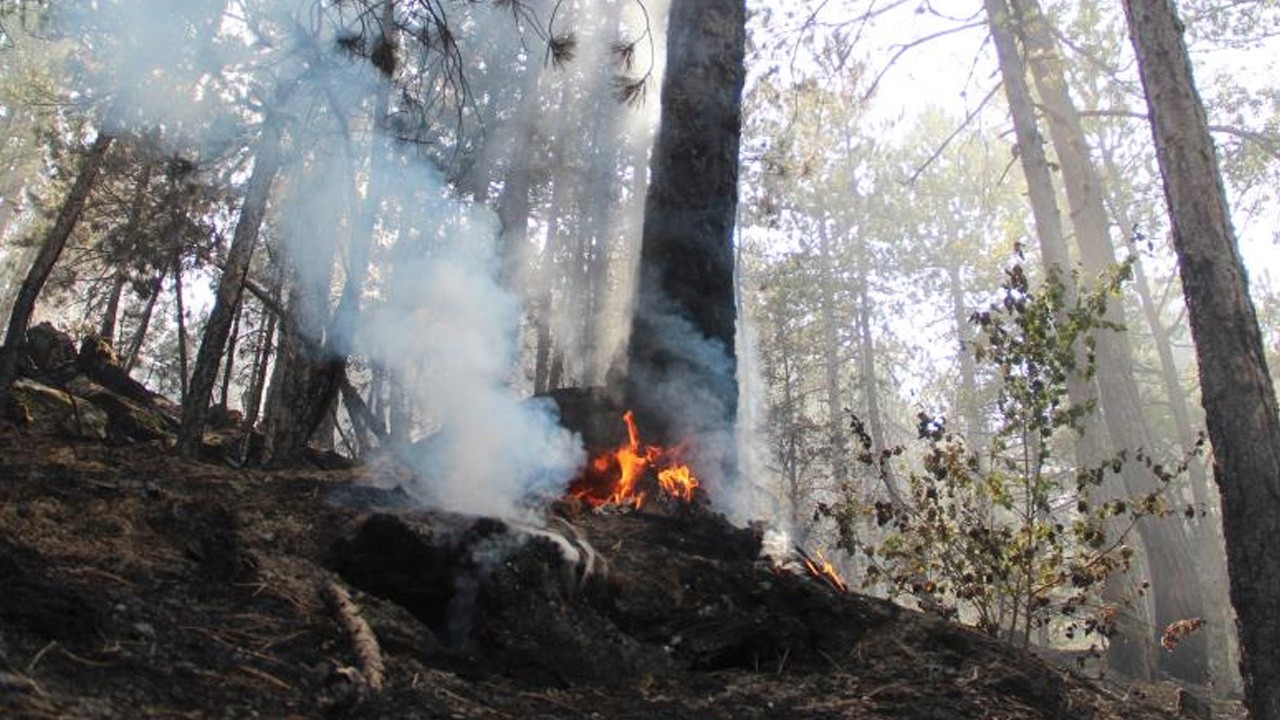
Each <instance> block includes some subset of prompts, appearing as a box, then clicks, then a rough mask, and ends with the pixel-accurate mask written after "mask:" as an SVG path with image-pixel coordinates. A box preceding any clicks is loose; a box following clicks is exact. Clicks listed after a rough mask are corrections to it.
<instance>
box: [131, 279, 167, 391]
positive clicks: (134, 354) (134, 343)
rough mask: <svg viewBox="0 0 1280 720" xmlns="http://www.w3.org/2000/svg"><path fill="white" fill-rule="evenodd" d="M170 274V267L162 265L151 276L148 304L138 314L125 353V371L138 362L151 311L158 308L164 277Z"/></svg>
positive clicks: (149, 323)
mask: <svg viewBox="0 0 1280 720" xmlns="http://www.w3.org/2000/svg"><path fill="white" fill-rule="evenodd" d="M168 274H169V268H167V267H162V268H160V269H158V270H156V274H155V276H154V277H152V278H151V286H150V288H149V289H150V294H149V295H147V304H146V305H144V306H143V307H142V314H141V315H139V316H138V325H137V327H135V328H134V329H133V337H132V338H130V340H129V349H128V351H127V352H126V354H125V361H124V370H125V372H132V371H133V368H134V366H135V365H137V364H138V355H139V354H141V353H142V343H143V341H144V340H146V339H147V330H148V329H149V328H150V327H151V313H153V312H154V311H155V309H156V301H157V300H159V299H160V291H161V290H163V289H164V278H165V276H166V275H168Z"/></svg>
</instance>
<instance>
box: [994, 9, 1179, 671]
mask: <svg viewBox="0 0 1280 720" xmlns="http://www.w3.org/2000/svg"><path fill="white" fill-rule="evenodd" d="M985 4H986V11H987V22H988V25H989V26H990V29H991V38H992V41H993V42H994V44H995V48H996V55H997V57H998V60H999V64H1000V75H1001V78H1002V79H1003V81H1004V89H1005V95H1006V97H1007V98H1008V101H1009V112H1010V115H1011V116H1012V119H1013V126H1014V132H1015V134H1016V135H1017V142H1018V157H1019V160H1020V162H1021V165H1022V170H1023V174H1024V175H1025V176H1026V179H1027V190H1028V195H1029V196H1030V199H1031V211H1032V215H1033V216H1034V218H1035V226H1036V237H1037V238H1038V240H1039V243H1040V254H1041V257H1042V260H1043V262H1044V266H1045V269H1046V272H1047V273H1049V274H1051V275H1052V274H1056V275H1057V276H1058V277H1059V279H1061V280H1062V281H1063V282H1064V283H1067V287H1066V291H1067V297H1066V304H1067V306H1071V305H1072V304H1074V302H1075V293H1074V291H1073V288H1072V287H1071V285H1070V282H1069V275H1068V273H1067V268H1068V254H1067V245H1066V240H1065V234H1064V233H1063V229H1062V216H1061V215H1060V213H1059V210H1058V204H1057V198H1056V193H1055V191H1054V187H1053V178H1052V176H1051V174H1050V171H1049V162H1048V159H1047V158H1046V157H1045V152H1044V141H1043V138H1042V137H1041V135H1040V131H1039V128H1038V126H1037V123H1036V118H1035V107H1034V105H1033V103H1032V101H1031V91H1030V88H1029V87H1028V85H1027V77H1026V70H1025V66H1024V64H1023V59H1022V54H1021V52H1020V51H1019V48H1018V44H1017V40H1016V37H1015V35H1014V32H1013V27H1012V15H1011V13H1010V10H1009V4H1008V2H1007V0H985ZM1077 352H1078V353H1079V355H1080V357H1081V359H1083V349H1082V348H1078V350H1077ZM1080 366H1081V367H1083V362H1081V363H1080ZM1068 395H1069V399H1070V401H1071V404H1072V405H1075V406H1087V405H1092V404H1094V403H1095V402H1096V394H1095V392H1094V388H1093V387H1092V384H1091V383H1089V382H1087V381H1086V380H1084V378H1082V377H1080V376H1079V375H1078V374H1075V375H1073V377H1072V378H1071V379H1069V381H1068ZM1094 425H1095V423H1085V425H1084V427H1083V428H1082V432H1081V434H1080V436H1079V437H1078V438H1077V441H1076V447H1077V452H1076V457H1077V464H1078V465H1079V466H1081V467H1090V466H1094V465H1096V464H1098V463H1099V462H1100V461H1101V459H1102V456H1103V453H1102V442H1101V440H1100V438H1098V437H1097V433H1096V431H1095V430H1094V429H1093V426H1094ZM1119 588H1120V579H1119V578H1111V580H1110V582H1109V583H1108V584H1107V590H1106V593H1107V594H1108V595H1109V596H1110V599H1111V600H1112V602H1114V603H1122V602H1123V598H1122V597H1118V595H1121V594H1122V593H1121V592H1120V589H1119ZM1135 607H1136V608H1138V609H1141V608H1142V607H1143V606H1142V605H1136V606H1135ZM1150 626H1151V623H1149V622H1145V618H1144V617H1142V616H1141V614H1140V615H1139V616H1137V617H1134V616H1132V615H1131V614H1129V613H1125V614H1122V615H1121V623H1120V629H1119V632H1120V635H1119V636H1118V637H1115V638H1112V642H1111V643H1110V644H1109V645H1108V647H1107V662H1108V665H1109V666H1110V667H1112V668H1113V669H1115V670H1118V671H1120V672H1123V673H1125V674H1126V675H1129V676H1131V677H1135V678H1141V679H1149V678H1151V677H1153V676H1154V673H1155V665H1156V656H1155V645H1154V643H1152V642H1151V641H1150V639H1149V628H1150Z"/></svg>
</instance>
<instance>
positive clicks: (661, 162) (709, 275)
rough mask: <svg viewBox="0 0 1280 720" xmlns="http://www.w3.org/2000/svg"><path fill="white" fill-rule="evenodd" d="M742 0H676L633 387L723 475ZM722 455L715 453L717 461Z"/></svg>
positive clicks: (649, 424) (731, 388) (732, 387)
mask: <svg viewBox="0 0 1280 720" xmlns="http://www.w3.org/2000/svg"><path fill="white" fill-rule="evenodd" d="M745 16H746V11H745V7H744V2H743V0H674V2H672V3H671V8H670V12H669V20H668V36H667V69H666V74H665V77H664V79H663V82H662V121H661V124H660V126H659V129H658V138H657V142H656V144H655V147H654V151H653V159H652V178H651V181H650V184H649V191H648V195H647V197H646V200H645V214H644V233H643V237H642V242H641V249H640V267H639V273H638V281H639V287H638V288H637V293H636V306H635V314H634V317H633V320H632V326H631V338H630V346H629V350H628V360H629V364H628V369H627V392H626V397H627V399H628V401H629V404H630V405H631V406H632V407H633V408H635V410H636V417H637V422H640V423H642V424H644V425H645V426H646V428H647V429H646V430H644V431H643V432H645V433H646V435H647V436H648V435H652V436H653V437H654V438H655V439H656V441H657V442H660V443H669V442H672V441H673V440H676V439H679V438H689V439H691V441H692V442H693V443H694V445H695V447H697V448H698V450H697V452H698V454H699V455H700V456H701V462H700V463H698V464H699V465H701V467H699V468H698V469H699V470H700V471H702V475H703V476H705V477H708V478H711V479H712V482H713V483H714V482H733V480H734V478H735V476H736V462H735V461H734V459H733V458H734V445H733V443H734V438H733V427H734V423H735V420H736V415H737V407H738V387H737V379H736V377H735V374H736V368H735V355H734V333H735V330H736V326H735V322H736V318H735V305H734V296H733V291H734V284H733V264H734V257H733V228H734V216H735V213H736V210H737V204H738V187H737V183H738V146H739V142H740V139H741V114H742V87H743V81H744V77H745V70H744V67H743V56H744V48H745V36H746V31H745V27H744V23H745ZM713 458H714V459H713Z"/></svg>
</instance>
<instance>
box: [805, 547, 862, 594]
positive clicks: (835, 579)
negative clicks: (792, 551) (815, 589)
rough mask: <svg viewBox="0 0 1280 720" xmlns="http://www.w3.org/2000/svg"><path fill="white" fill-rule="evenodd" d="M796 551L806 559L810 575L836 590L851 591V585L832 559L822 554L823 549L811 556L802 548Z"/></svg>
mask: <svg viewBox="0 0 1280 720" xmlns="http://www.w3.org/2000/svg"><path fill="white" fill-rule="evenodd" d="M796 551H797V553H798V554H799V555H800V559H801V560H803V561H804V567H805V569H806V570H808V571H809V574H810V575H812V576H813V577H814V578H816V579H818V580H820V581H822V582H824V583H826V584H827V585H830V586H831V589H833V590H835V591H836V592H841V593H843V592H848V591H849V586H848V585H847V584H846V583H845V581H844V578H842V577H840V573H839V572H838V571H836V567H835V565H832V564H831V561H830V560H828V559H827V556H826V555H823V554H822V551H821V550H819V551H818V552H817V556H816V557H814V556H810V555H809V553H807V552H805V551H804V550H802V549H801V548H796Z"/></svg>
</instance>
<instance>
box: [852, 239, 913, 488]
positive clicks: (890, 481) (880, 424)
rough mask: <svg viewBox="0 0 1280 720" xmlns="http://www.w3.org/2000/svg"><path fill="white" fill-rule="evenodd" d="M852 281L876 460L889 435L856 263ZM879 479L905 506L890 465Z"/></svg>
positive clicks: (863, 278) (865, 293) (864, 284)
mask: <svg viewBox="0 0 1280 720" xmlns="http://www.w3.org/2000/svg"><path fill="white" fill-rule="evenodd" d="M854 282H855V283H856V286H857V293H858V310H857V313H858V315H857V328H856V329H857V332H858V374H859V375H860V376H861V379H862V386H863V399H864V400H865V401H866V403H867V430H868V431H869V433H870V435H871V452H872V453H873V454H874V455H875V456H876V457H883V453H884V451H885V450H886V449H887V448H888V447H889V438H888V433H887V432H886V430H885V425H884V408H883V407H882V406H881V402H880V380H879V378H878V376H877V373H876V343H875V336H874V335H872V332H871V318H872V316H871V294H870V292H869V289H868V284H869V282H870V281H869V279H868V278H867V273H866V268H864V267H862V264H861V261H859V263H858V268H857V277H856V278H855V280H854ZM881 479H882V480H883V481H884V489H885V492H887V493H888V494H889V498H890V499H891V500H892V501H893V502H894V503H895V504H897V505H898V506H903V505H904V504H905V501H904V498H903V496H902V493H901V492H900V491H899V489H898V480H897V478H896V477H895V476H894V473H893V470H892V468H891V467H890V466H888V465H885V466H884V470H883V473H882V475H881Z"/></svg>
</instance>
